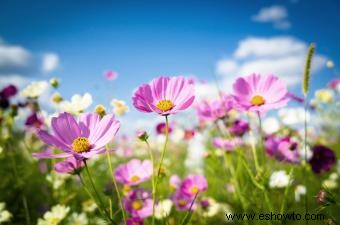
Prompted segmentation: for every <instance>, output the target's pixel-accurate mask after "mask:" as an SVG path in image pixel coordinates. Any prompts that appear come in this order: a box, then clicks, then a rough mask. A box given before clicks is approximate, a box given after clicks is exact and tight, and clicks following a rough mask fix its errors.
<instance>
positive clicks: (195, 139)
mask: <svg viewBox="0 0 340 225" xmlns="http://www.w3.org/2000/svg"><path fill="white" fill-rule="evenodd" d="M292 2H293V1H292ZM290 4H302V3H298V1H296V2H295V1H294V3H290ZM0 5H1V4H0ZM280 7H281V6H280ZM280 7H279V6H273V7H272V8H270V7H269V8H265V9H263V10H262V11H261V10H260V11H259V12H258V14H257V15H254V16H252V17H251V21H253V23H254V24H255V23H267V22H268V21H269V22H268V23H271V22H270V21H271V20H272V21H274V22H273V28H272V29H279V30H285V31H287V30H289V29H290V27H291V25H290V21H289V19H288V14H282V12H283V11H280V10H283V8H282V7H281V8H280ZM145 10H146V9H145ZM266 10H267V11H271V10H272V14H271V13H269V14H266V12H267V11H266ZM284 12H286V11H285V10H284ZM255 13H256V11H255ZM280 13H281V14H280ZM46 18H47V17H46ZM268 18H269V19H268ZM277 18H279V19H277ZM248 20H249V19H248ZM163 22H164V21H163ZM159 23H162V22H159ZM145 26H146V27H147V26H148V25H145ZM150 26H151V25H150ZM193 26H194V25H193ZM123 27H124V26H123ZM200 29H202V28H200ZM0 30H1V29H0ZM94 30H95V29H94ZM235 32H236V31H235ZM287 32H288V31H287ZM8 33H9V34H10V32H8ZM0 35H1V33H0ZM128 37H130V36H128ZM113 42H114V40H113ZM238 43H239V45H238V47H237V48H236V50H235V51H234V53H233V56H231V57H230V58H223V59H221V60H219V61H218V63H217V65H216V74H214V75H211V76H196V75H195V74H191V73H173V74H169V73H167V71H169V65H173V67H174V68H177V67H176V63H175V64H171V63H170V64H169V65H168V64H166V68H167V69H166V70H165V71H164V72H165V73H158V74H153V73H154V70H151V71H150V72H149V71H148V68H147V67H143V66H141V67H140V68H141V71H143V74H149V75H148V76H139V75H138V74H135V75H131V74H130V75H129V76H127V75H126V77H125V78H124V76H125V74H124V72H122V73H121V72H120V71H119V69H118V70H117V71H116V70H114V69H106V68H107V67H106V68H103V67H101V66H98V67H100V70H102V71H104V72H102V73H101V74H99V75H98V74H97V75H96V76H94V77H91V78H89V77H88V76H87V75H86V72H84V71H86V70H87V68H93V67H96V66H97V64H96V61H95V60H93V62H92V63H91V62H86V63H84V64H82V65H79V64H77V63H74V64H72V63H70V62H71V61H69V62H67V61H66V60H65V61H64V63H63V65H62V66H60V65H59V64H60V62H59V57H58V55H56V54H54V53H47V54H45V55H44V56H43V58H44V59H43V68H42V70H43V71H44V72H42V73H43V75H41V76H36V77H34V76H33V77H34V79H31V78H26V77H25V76H26V75H25V76H24V75H22V76H21V75H13V74H14V72H11V71H15V72H18V73H21V72H22V71H24V68H26V67H24V66H22V65H23V63H22V62H23V61H25V60H26V59H25V60H24V58H25V57H24V56H23V55H24V49H23V48H21V47H18V46H14V45H11V44H8V43H7V42H2V41H1V39H0V87H1V88H0V224H13V225H35V224H36V225H102V224H112V225H206V224H209V225H220V224H221V225H222V224H246V225H253V224H257V225H264V224H268V225H271V224H273V225H275V224H310V225H313V224H327V225H332V224H340V132H339V131H340V122H339V118H340V108H339V104H340V79H339V73H338V71H337V69H336V64H335V62H334V61H333V60H331V59H330V58H329V57H326V56H325V55H324V53H322V51H325V49H326V48H325V47H324V48H322V50H320V52H319V48H318V46H319V43H318V42H312V43H308V42H304V41H301V40H299V39H295V38H291V37H288V36H281V37H273V38H259V37H251V36H249V37H248V38H244V39H242V40H238ZM96 44H98V45H99V44H100V43H99V41H98V42H95V43H93V46H95V45H96ZM320 45H322V44H321V43H320ZM32 46H34V45H32ZM330 46H331V45H330ZM327 47H329V46H327ZM336 47H338V44H335V47H334V48H335V49H336ZM70 48H71V49H72V47H70ZM330 48H332V47H330ZM56 49H57V48H56ZM130 50H131V51H132V52H133V51H134V50H135V49H130ZM56 51H57V50H56ZM98 51H100V50H98ZM176 51H179V52H180V49H177V50H176ZM19 53H20V54H19ZM69 53H70V54H71V51H70V52H69ZM81 54H82V53H79V56H78V57H81V56H80V55H81ZM133 54H134V53H133ZM19 55H21V56H19ZM20 57H21V58H20ZM27 57H31V56H27ZM95 57H98V60H99V61H100V60H101V59H103V58H105V57H103V56H102V55H100V54H98V55H96V56H95ZM143 57H144V56H143ZM143 57H142V58H143ZM146 57H147V56H146ZM159 57H161V55H159ZM197 57H200V56H197ZM252 57H253V58H252ZM256 57H258V58H259V59H257V58H256ZM261 57H263V58H261ZM122 58H124V56H122ZM142 58H140V59H141V60H142ZM115 60H116V62H117V63H118V65H120V64H119V58H116V59H115ZM122 60H124V59H122ZM125 60H126V59H125ZM152 60H157V59H155V58H153V59H150V61H152ZM180 60H181V63H183V64H185V63H186V61H182V59H180ZM247 60H249V62H247ZM256 60H257V61H256ZM294 60H295V61H294ZM189 61H190V60H188V63H192V61H190V62H189ZM198 61H199V60H198ZM292 61H294V63H291V62H292ZM25 62H26V61H25ZM27 62H28V61H27ZM146 62H148V61H146ZM97 63H98V62H97ZM134 63H135V62H132V61H131V67H134V66H135V65H136V64H134ZM143 63H144V61H143ZM195 63H196V62H195ZM242 63H243V64H242ZM123 64H124V63H123ZM123 64H122V65H123ZM8 65H9V66H8ZM34 65H35V64H34ZM124 65H125V64H124ZM126 65H130V64H129V62H128V61H127V62H126ZM267 65H268V67H267ZM196 66H198V64H194V66H193V67H196ZM70 67H72V68H73V67H75V68H76V67H81V69H83V70H84V71H83V72H84V74H85V75H84V76H83V75H77V76H76V75H75V76H74V80H72V81H71V80H68V79H69V78H70V77H71V76H70V75H69V73H71V71H72V70H69V68H70ZM128 67H129V68H130V66H128ZM161 67H162V66H161V65H160V68H161ZM170 67H171V66H170ZM14 68H15V69H14ZM17 68H19V69H17ZM56 68H61V69H60V70H56ZM121 68H123V69H121V70H124V67H123V66H122V67H121ZM178 68H180V67H178ZM264 68H265V69H264ZM26 69H27V68H26ZM321 69H322V71H323V75H322V76H321V75H320V74H318V72H319V73H320V71H321ZM30 70H32V71H35V70H34V69H33V66H32V68H31V67H30ZM63 70H64V72H65V71H66V73H67V75H62V74H63ZM6 71H10V72H8V73H5V72H6ZM75 71H77V70H75ZM79 71H80V70H79ZM174 71H177V70H176V69H174ZM130 72H131V71H130ZM134 73H136V71H134ZM3 74H5V75H3ZM9 74H11V75H9ZM46 74H47V75H46ZM58 74H60V76H59V75H58ZM159 74H165V75H159ZM186 74H187V75H186ZM292 74H293V75H292ZM29 76H31V75H27V77H29ZM18 77H19V78H20V79H19V78H18ZM23 77H25V82H22V79H24V78H23ZM72 79H73V78H72ZM98 80H99V81H100V82H102V83H103V84H105V85H106V86H105V85H102V86H100V85H97V84H96V82H97V81H98ZM92 83H94V85H93V86H91V85H92ZM86 85H87V86H86ZM83 87H87V89H84V88H83ZM79 90H81V91H79ZM127 90H128V91H127ZM122 93H123V94H122Z"/></svg>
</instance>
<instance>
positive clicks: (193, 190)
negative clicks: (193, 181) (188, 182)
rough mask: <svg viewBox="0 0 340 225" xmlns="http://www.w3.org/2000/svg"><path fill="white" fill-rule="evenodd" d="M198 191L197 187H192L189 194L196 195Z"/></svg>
mask: <svg viewBox="0 0 340 225" xmlns="http://www.w3.org/2000/svg"><path fill="white" fill-rule="evenodd" d="M199 190H200V189H199V188H198V187H197V186H193V187H191V189H190V192H191V193H192V194H194V195H195V194H197V193H198V191H199Z"/></svg>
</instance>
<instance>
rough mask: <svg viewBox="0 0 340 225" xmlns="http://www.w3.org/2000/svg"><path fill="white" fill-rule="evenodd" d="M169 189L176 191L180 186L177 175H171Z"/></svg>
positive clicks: (179, 179)
mask: <svg viewBox="0 0 340 225" xmlns="http://www.w3.org/2000/svg"><path fill="white" fill-rule="evenodd" d="M169 183H170V188H171V189H173V190H177V189H178V188H179V186H180V185H181V178H180V177H179V176H178V175H176V174H175V175H172V176H171V177H170V180H169Z"/></svg>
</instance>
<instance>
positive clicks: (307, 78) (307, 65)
mask: <svg viewBox="0 0 340 225" xmlns="http://www.w3.org/2000/svg"><path fill="white" fill-rule="evenodd" d="M314 51H315V44H314V43H311V44H310V45H309V48H308V52H307V57H306V63H305V71H304V74H303V80H302V93H303V96H304V166H305V169H304V184H305V187H306V194H305V214H307V213H308V184H307V183H308V181H307V177H308V176H307V172H308V171H307V107H308V103H307V100H308V99H307V96H308V92H309V88H310V69H311V64H312V59H313V55H314ZM306 224H308V220H306Z"/></svg>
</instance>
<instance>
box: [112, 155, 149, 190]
mask: <svg viewBox="0 0 340 225" xmlns="http://www.w3.org/2000/svg"><path fill="white" fill-rule="evenodd" d="M115 176H116V179H117V181H118V182H119V183H122V184H125V185H129V186H132V185H137V184H140V183H142V182H144V181H146V180H148V179H150V177H151V176H152V162H151V161H150V160H144V161H143V162H142V161H140V160H138V159H132V160H131V161H129V162H128V163H126V164H121V165H119V166H118V167H117V169H116V171H115Z"/></svg>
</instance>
